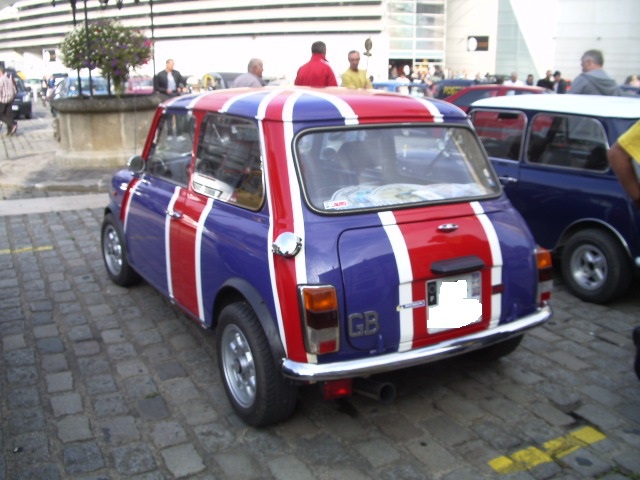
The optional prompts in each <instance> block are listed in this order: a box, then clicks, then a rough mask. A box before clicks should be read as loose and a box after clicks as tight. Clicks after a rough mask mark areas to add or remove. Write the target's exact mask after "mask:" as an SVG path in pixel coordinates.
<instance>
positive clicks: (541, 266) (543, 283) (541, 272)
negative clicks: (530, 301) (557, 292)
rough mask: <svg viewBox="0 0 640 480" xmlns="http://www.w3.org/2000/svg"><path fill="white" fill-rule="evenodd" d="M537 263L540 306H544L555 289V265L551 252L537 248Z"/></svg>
mask: <svg viewBox="0 0 640 480" xmlns="http://www.w3.org/2000/svg"><path fill="white" fill-rule="evenodd" d="M536 263H537V266H538V304H540V305H544V304H545V303H547V302H548V301H549V299H550V298H551V289H552V288H553V263H552V261H551V252H549V250H547V249H546V248H542V247H537V248H536Z"/></svg>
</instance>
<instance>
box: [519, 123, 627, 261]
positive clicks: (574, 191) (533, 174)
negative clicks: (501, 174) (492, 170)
mask: <svg viewBox="0 0 640 480" xmlns="http://www.w3.org/2000/svg"><path fill="white" fill-rule="evenodd" d="M608 148H609V144H608V140H607V136H606V133H605V130H604V127H603V125H602V123H601V122H600V121H599V120H598V119H596V118H591V117H587V116H580V115H563V114H560V113H538V114H536V115H534V116H533V117H532V118H531V121H530V124H529V127H528V129H527V135H526V142H525V149H524V150H523V151H522V152H521V158H522V160H521V162H520V171H519V177H518V181H517V182H516V183H515V184H514V185H512V187H511V188H510V189H509V190H508V191H507V194H508V195H509V199H510V200H511V202H512V203H513V205H514V206H515V207H516V209H518V211H519V212H520V213H521V214H522V216H523V217H524V218H525V220H526V221H527V223H528V224H529V227H530V228H531V230H532V232H533V234H534V236H535V238H536V240H537V241H538V243H540V245H542V246H543V247H545V248H550V249H552V248H555V246H556V245H557V243H558V241H559V239H560V236H561V235H562V234H563V232H564V231H565V230H566V229H567V228H568V227H569V226H570V225H573V224H576V223H577V222H579V221H581V220H583V219H589V218H590V219H600V220H603V221H605V222H606V223H609V224H611V225H613V224H615V223H616V220H615V216H616V215H618V214H617V213H616V212H621V211H625V208H624V205H623V204H622V203H621V202H624V199H623V198H622V196H621V195H620V194H619V193H613V192H618V191H619V189H618V188H617V186H616V184H615V177H614V176H613V175H611V173H610V171H609V165H608V162H607V150H608Z"/></svg>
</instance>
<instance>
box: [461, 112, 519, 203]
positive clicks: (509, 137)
mask: <svg viewBox="0 0 640 480" xmlns="http://www.w3.org/2000/svg"><path fill="white" fill-rule="evenodd" d="M471 121H472V123H473V126H474V127H475V129H476V132H477V134H478V136H479V138H480V141H481V142H482V145H483V146H484V149H485V151H486V152H487V155H488V156H489V159H490V160H491V163H492V164H493V168H494V169H495V171H496V173H497V174H498V178H499V179H500V183H502V186H503V187H504V191H505V193H506V194H507V196H509V198H511V196H512V195H513V194H514V192H513V190H514V189H515V188H516V187H517V183H518V180H519V178H520V166H521V162H520V159H521V151H522V144H523V140H524V134H525V128H526V126H527V117H526V115H525V114H524V113H523V112H518V111H515V110H483V109H474V110H472V112H471Z"/></svg>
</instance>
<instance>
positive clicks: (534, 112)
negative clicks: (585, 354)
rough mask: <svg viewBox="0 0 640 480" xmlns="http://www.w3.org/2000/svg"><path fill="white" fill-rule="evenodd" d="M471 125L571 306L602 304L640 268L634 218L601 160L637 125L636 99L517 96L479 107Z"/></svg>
mask: <svg viewBox="0 0 640 480" xmlns="http://www.w3.org/2000/svg"><path fill="white" fill-rule="evenodd" d="M469 114H470V116H471V120H472V122H473V125H474V127H475V128H476V131H477V133H478V135H479V136H480V139H481V140H482V143H483V144H484V147H485V150H486V151H487V153H488V154H489V156H490V158H491V160H492V163H493V166H494V167H495V169H496V171H497V172H498V175H499V177H500V181H501V182H502V183H503V185H504V188H505V191H506V193H507V195H508V196H509V199H510V200H511V202H512V203H513V205H514V206H515V207H516V208H517V209H518V210H519V211H520V213H521V214H522V216H523V217H524V218H525V220H526V221H527V223H528V224H529V227H530V228H531V230H532V232H533V235H534V236H535V238H536V241H537V242H538V243H539V244H540V245H542V246H543V247H545V248H547V249H550V250H552V251H553V252H554V253H555V254H556V255H557V257H558V258H559V259H560V266H561V268H562V273H563V277H564V280H565V282H566V285H567V287H568V288H569V290H570V291H571V292H573V294H575V295H576V296H577V297H579V298H581V299H583V300H586V301H590V302H594V303H606V302H609V301H611V300H613V299H615V298H617V297H618V296H619V295H622V294H623V293H624V292H625V291H626V290H627V289H628V287H629V286H630V284H631V281H632V277H633V273H634V271H637V270H638V268H639V267H640V213H639V212H638V211H637V209H636V208H634V206H633V204H632V202H631V200H630V198H629V197H628V196H627V194H626V193H625V192H624V190H623V189H622V187H621V186H620V184H619V183H618V181H617V178H616V176H615V174H614V173H613V171H612V170H611V169H610V168H609V164H608V162H607V157H606V155H607V151H608V149H609V147H610V146H611V145H613V144H614V142H615V141H616V140H617V138H618V136H619V135H620V134H622V133H623V132H624V131H625V130H626V129H627V128H629V127H630V126H631V125H632V124H633V123H634V122H636V121H637V120H638V119H639V118H640V99H638V100H635V99H631V98H626V97H601V96H596V95H538V96H535V97H534V96H531V95H520V96H510V97H494V98H488V99H484V100H478V101H477V102H475V103H474V104H473V105H472V106H471V110H470V112H469Z"/></svg>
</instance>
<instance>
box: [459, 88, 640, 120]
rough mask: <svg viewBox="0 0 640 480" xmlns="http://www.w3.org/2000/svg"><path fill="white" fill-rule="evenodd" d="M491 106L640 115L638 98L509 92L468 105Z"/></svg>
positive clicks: (595, 114)
mask: <svg viewBox="0 0 640 480" xmlns="http://www.w3.org/2000/svg"><path fill="white" fill-rule="evenodd" d="M479 107H483V108H484V107H490V108H503V109H504V108H508V109H515V110H535V111H541V112H553V113H568V114H574V115H591V116H596V117H612V118H640V98H639V99H635V98H630V97H612V96H603V95H572V94H566V95H512V96H503V97H492V98H483V99H481V100H476V101H475V102H473V103H472V104H471V108H479Z"/></svg>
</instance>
